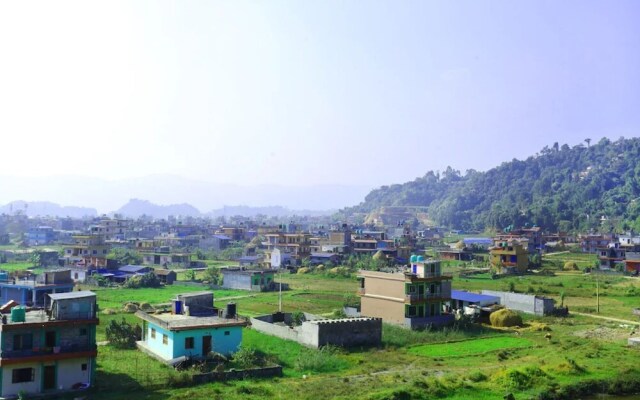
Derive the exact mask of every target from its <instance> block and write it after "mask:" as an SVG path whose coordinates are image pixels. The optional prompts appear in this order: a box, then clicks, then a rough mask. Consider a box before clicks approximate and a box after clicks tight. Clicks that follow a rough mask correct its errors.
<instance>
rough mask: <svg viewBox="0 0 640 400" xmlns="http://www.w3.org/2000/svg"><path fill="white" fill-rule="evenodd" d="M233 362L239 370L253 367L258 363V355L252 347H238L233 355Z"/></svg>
mask: <svg viewBox="0 0 640 400" xmlns="http://www.w3.org/2000/svg"><path fill="white" fill-rule="evenodd" d="M233 362H234V363H235V364H236V365H237V366H238V367H240V368H245V369H247V368H251V367H255V366H256V365H257V363H258V355H257V354H256V350H255V349H254V348H253V347H240V350H238V352H237V353H236V354H234V355H233Z"/></svg>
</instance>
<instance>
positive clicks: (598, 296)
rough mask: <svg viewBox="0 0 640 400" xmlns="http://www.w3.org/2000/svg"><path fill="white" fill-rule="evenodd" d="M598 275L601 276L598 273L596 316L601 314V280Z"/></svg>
mask: <svg viewBox="0 0 640 400" xmlns="http://www.w3.org/2000/svg"><path fill="white" fill-rule="evenodd" d="M598 275H600V274H599V273H598V272H596V314H600V279H599V278H598Z"/></svg>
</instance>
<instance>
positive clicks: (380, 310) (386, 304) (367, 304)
mask: <svg viewBox="0 0 640 400" xmlns="http://www.w3.org/2000/svg"><path fill="white" fill-rule="evenodd" d="M403 293H404V292H403ZM360 314H361V315H362V316H363V317H375V318H382V319H383V320H384V322H388V323H391V324H399V325H403V324H404V298H403V299H400V298H397V299H378V298H375V297H368V296H363V297H362V298H361V299H360Z"/></svg>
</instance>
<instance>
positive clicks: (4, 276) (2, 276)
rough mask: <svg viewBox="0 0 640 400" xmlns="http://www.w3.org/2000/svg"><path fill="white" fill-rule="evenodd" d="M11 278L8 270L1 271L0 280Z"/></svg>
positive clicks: (4, 280)
mask: <svg viewBox="0 0 640 400" xmlns="http://www.w3.org/2000/svg"><path fill="white" fill-rule="evenodd" d="M8 280H9V274H7V273H6V272H0V282H6V281H8Z"/></svg>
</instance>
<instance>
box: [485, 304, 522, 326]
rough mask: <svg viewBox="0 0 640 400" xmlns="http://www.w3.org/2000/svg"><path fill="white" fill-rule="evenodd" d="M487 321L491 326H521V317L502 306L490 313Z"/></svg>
mask: <svg viewBox="0 0 640 400" xmlns="http://www.w3.org/2000/svg"><path fill="white" fill-rule="evenodd" d="M489 321H491V326H496V327H510V326H522V317H521V316H520V314H518V313H517V312H515V311H513V310H509V309H508V308H503V309H501V310H498V311H495V312H493V313H491V315H490V316H489Z"/></svg>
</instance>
